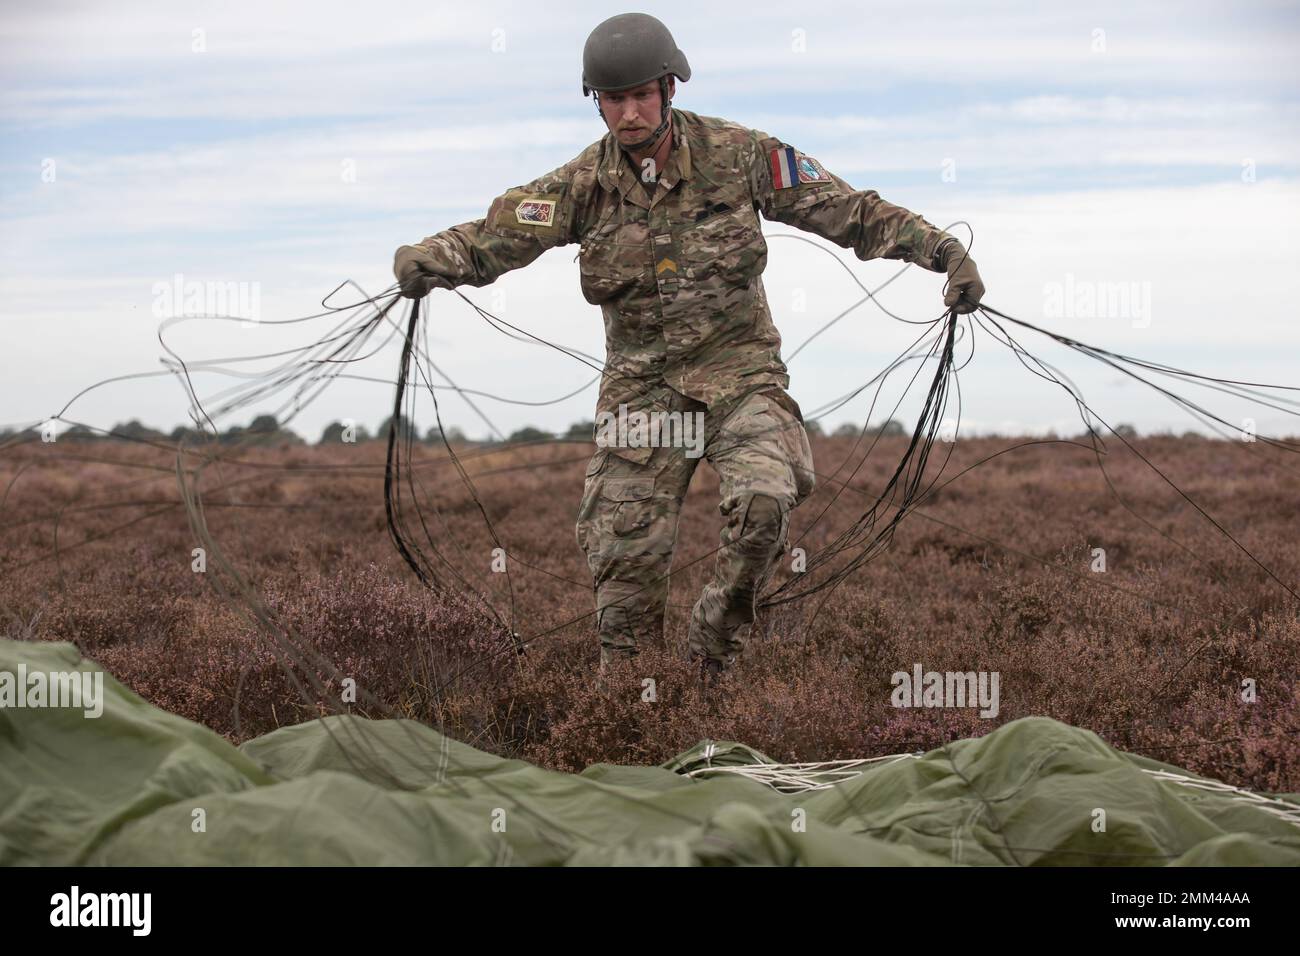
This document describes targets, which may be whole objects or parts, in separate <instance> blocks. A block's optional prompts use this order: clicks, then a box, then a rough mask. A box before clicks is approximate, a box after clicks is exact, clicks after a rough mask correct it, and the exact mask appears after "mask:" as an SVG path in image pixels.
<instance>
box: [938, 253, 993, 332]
mask: <svg viewBox="0 0 1300 956" xmlns="http://www.w3.org/2000/svg"><path fill="white" fill-rule="evenodd" d="M943 252H944V263H943V267H944V269H945V270H946V271H947V273H948V291H947V292H946V293H945V294H944V297H943V304H944V305H945V306H947V307H948V308H950V309H953V310H955V311H956V312H957V314H958V315H965V314H967V313H968V312H974V311H975V307H976V306H977V305H979V301H980V299H982V298H984V281H983V280H982V279H980V273H979V269H977V268H976V267H975V260H974V259H972V258H971V257H970V253H968V252H967V251H966V249H965V247H963V246H962V244H961V243H960V242H951V241H950V242H949V243H948V244H947V246H945V247H944V250H943Z"/></svg>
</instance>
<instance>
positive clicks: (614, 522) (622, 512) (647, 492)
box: [600, 476, 655, 538]
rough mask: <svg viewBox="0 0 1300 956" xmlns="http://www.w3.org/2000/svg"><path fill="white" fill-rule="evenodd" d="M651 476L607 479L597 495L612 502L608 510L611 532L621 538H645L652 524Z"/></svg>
mask: <svg viewBox="0 0 1300 956" xmlns="http://www.w3.org/2000/svg"><path fill="white" fill-rule="evenodd" d="M654 491H655V480H654V477H653V476H651V477H648V478H606V479H605V480H604V481H603V482H602V483H601V487H600V496H601V497H602V498H604V499H605V500H606V501H609V502H613V503H614V504H613V505H612V506H611V507H610V511H609V519H610V530H611V531H613V532H614V534H615V535H617V536H618V537H620V538H638V537H642V536H644V535H646V534H647V533H648V532H649V530H650V524H651V522H652V521H654V507H655V504H654Z"/></svg>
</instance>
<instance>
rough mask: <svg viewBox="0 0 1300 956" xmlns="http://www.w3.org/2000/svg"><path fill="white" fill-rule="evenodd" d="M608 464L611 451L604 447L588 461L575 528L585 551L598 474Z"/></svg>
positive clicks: (579, 542) (580, 544)
mask: <svg viewBox="0 0 1300 956" xmlns="http://www.w3.org/2000/svg"><path fill="white" fill-rule="evenodd" d="M607 464H609V452H608V451H606V450H605V449H603V448H601V449H599V450H597V452H596V453H595V454H594V455H592V456H591V461H589V462H587V475H586V480H585V482H584V484H583V487H582V501H581V502H580V503H579V504H578V523H577V525H576V527H575V528H574V533H575V535H576V537H577V540H578V547H579V548H581V549H582V551H583V552H584V553H585V552H586V550H587V533H588V531H589V530H590V529H591V517H592V510H593V506H594V504H595V499H596V496H595V494H594V492H595V490H596V486H597V482H598V481H599V479H598V478H597V476H598V475H599V474H600V473H601V472H602V471H604V470H605V466H606V465H607Z"/></svg>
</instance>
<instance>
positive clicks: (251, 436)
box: [0, 415, 1207, 445]
mask: <svg viewBox="0 0 1300 956" xmlns="http://www.w3.org/2000/svg"><path fill="white" fill-rule="evenodd" d="M391 424H392V416H391V415H390V416H389V417H388V418H385V419H384V420H383V421H382V422H380V423H379V427H378V428H377V429H375V431H374V432H371V431H370V430H369V429H367V428H366V426H365V425H359V424H356V423H354V422H350V421H349V422H343V421H335V422H330V424H328V425H326V426H325V430H324V431H323V432H321V436H320V439H319V440H318V441H317V444H318V445H328V444H334V443H339V442H366V441H374V440H376V439H378V440H383V441H387V440H388V430H389V427H390V425H391ZM804 427H805V428H806V429H807V432H808V434H809V435H810V436H814V437H820V436H824V435H825V434H826V431H825V429H824V428H823V427H822V424H821V423H820V422H818V421H807V422H805V423H804ZM397 431H398V438H399V439H400V440H402V441H407V440H411V441H421V442H422V443H424V444H426V445H440V444H442V442H443V440H444V436H443V433H442V432H441V431H440V430H439V428H438V426H437V424H436V423H435V424H433V425H431V426H430V427H429V428H428V429H426V430H425V433H424V438H423V439H420V438H418V437H417V432H416V429H415V427H414V425H413V424H412V423H411V422H410V421H409V420H408V419H407V417H406V416H405V415H399V416H398V420H397ZM1115 431H1116V432H1117V433H1118V434H1119V435H1120V436H1121V437H1123V438H1125V439H1134V438H1138V437H1139V435H1138V430H1137V429H1136V428H1135V427H1133V426H1132V425H1128V424H1119V425H1116V426H1115ZM877 433H879V434H880V435H881V436H883V437H886V438H889V437H898V436H905V435H910V434H911V433H912V430H911V428H910V427H909V426H907V425H904V424H903V423H902V422H900V421H899V420H898V419H896V418H891V419H890V420H889V421H887V422H883V423H880V422H876V423H872V424H870V425H866V426H864V425H861V424H855V423H853V422H844V423H843V424H841V425H838V426H836V428H835V429H834V430H833V431H831V433H830V434H831V437H833V438H857V437H858V436H860V435H866V436H868V437H871V438H874V437H875V436H876V434H877ZM1099 433H1100V435H1101V437H1102V438H1103V440H1104V439H1105V438H1107V437H1110V432H1109V430H1107V429H1105V428H1102V429H1099ZM1160 434H1164V435H1166V436H1168V435H1169V434H1170V433H1160ZM15 436H21V437H25V438H28V439H34V440H37V441H39V440H40V437H41V428H40V427H30V428H25V429H21V430H18V431H15V430H13V429H8V428H6V429H0V440H4V439H11V438H13V437H15ZM212 437H213V436H212V432H211V430H210V429H209V428H205V429H202V430H200V429H197V428H193V427H190V426H184V425H180V426H177V427H176V428H173V429H172V430H171V431H170V432H162V431H159V430H158V429H156V428H150V427H149V426H147V425H144V424H142V423H141V422H140V420H139V419H135V418H133V419H131V420H130V421H129V422H123V423H122V424H119V425H114V426H113V427H112V428H111V429H109V431H108V432H107V433H104V432H102V431H98V430H96V429H93V428H88V427H87V426H85V425H72V426H70V427H67V428H59V429H58V431H57V438H58V440H59V441H65V440H67V439H73V440H76V441H112V440H124V441H145V442H162V443H168V442H171V443H175V442H179V441H184V442H187V443H191V444H194V443H201V442H207V441H211V440H212ZM1182 437H1183V438H1204V437H1207V436H1204V435H1200V434H1198V433H1196V432H1192V431H1188V432H1184V433H1183V435H1182ZM445 439H446V441H448V442H449V443H451V444H453V445H497V444H502V443H503V442H502V441H501V440H500V439H498V438H495V437H489V438H486V439H481V440H474V439H470V438H468V437H466V435H465V432H464V431H463V430H462V429H461V428H460V427H459V426H456V425H452V426H450V427H448V428H447V429H446V435H445ZM594 439H595V422H594V420H592V419H586V420H583V421H577V422H574V423H573V424H572V425H570V426H569V428H568V430H567V431H564V432H549V431H545V430H543V429H540V428H535V427H533V426H532V425H525V426H524V427H523V428H517V429H515V430H514V431H512V432H511V433H510V434H509V435H507V436H506V437H505V440H504V443H505V444H521V443H526V442H540V441H557V440H559V441H594ZM217 441H219V442H220V443H221V444H231V445H233V444H242V445H248V444H254V445H302V444H305V442H304V440H303V439H302V438H301V437H300V436H299V435H298V434H297V433H295V432H294V431H292V430H291V429H288V428H285V427H282V426H281V425H280V424H279V423H278V422H277V421H276V418H275V416H274V415H258V416H257V417H256V418H254V419H253V420H252V421H251V422H250V423H249V424H248V425H247V426H242V425H231V426H230V427H229V428H227V429H226V430H225V431H223V432H221V433H220V434H219V435H218V436H217Z"/></svg>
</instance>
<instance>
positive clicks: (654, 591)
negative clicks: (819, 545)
mask: <svg viewBox="0 0 1300 956" xmlns="http://www.w3.org/2000/svg"><path fill="white" fill-rule="evenodd" d="M669 392H670V394H671V396H672V397H671V398H670V406H671V411H680V412H683V413H691V414H694V413H702V414H703V419H704V429H703V455H702V457H704V458H707V459H708V461H709V463H710V465H712V466H713V468H714V470H715V471H716V472H717V473H718V477H719V479H720V493H721V501H720V503H719V505H718V510H719V511H720V512H721V514H722V516H723V518H724V519H726V520H725V524H724V526H723V528H722V535H721V548H720V549H719V551H718V554H717V559H716V563H715V566H714V569H713V576H712V579H711V580H710V581H709V582H708V584H707V585H706V586H705V588H704V591H703V593H702V594H701V595H700V598H699V600H698V601H697V602H696V603H695V606H694V608H693V609H692V611H691V622H690V629H689V633H688V637H687V639H688V644H689V648H690V652H691V653H692V655H699V656H702V657H707V658H711V659H713V660H715V661H718V662H720V663H721V664H722V665H723V666H724V667H725V666H728V665H730V664H731V663H732V662H733V661H734V659H735V655H736V654H737V653H739V652H740V651H741V650H742V649H743V644H744V640H743V636H742V633H741V632H742V631H743V629H744V626H745V625H747V624H749V623H751V622H752V621H753V619H754V599H755V597H756V596H757V594H758V593H759V592H760V591H761V590H762V588H763V586H764V584H765V583H766V582H767V580H768V579H769V577H770V576H771V573H772V571H773V570H774V569H775V563H776V560H777V558H778V557H779V556H780V555H781V554H782V553H783V552H784V550H785V547H786V543H787V538H788V533H789V528H790V511H791V509H793V508H794V507H795V506H796V505H798V504H799V503H800V502H802V501H803V500H804V499H806V498H807V497H808V496H809V495H810V494H812V491H813V488H814V485H815V480H814V477H813V461H812V451H811V449H810V448H809V445H808V435H807V433H806V432H805V431H804V427H803V419H802V416H801V415H800V413H799V406H798V405H797V404H795V402H794V399H792V398H790V397H789V396H788V395H787V394H786V393H785V392H784V390H782V389H780V388H779V387H773V386H767V387H766V388H764V389H763V390H760V391H754V392H750V393H748V394H746V395H744V396H741V397H739V398H737V399H735V400H733V401H731V402H730V403H728V404H727V405H717V404H715V405H714V406H712V407H706V406H705V405H704V404H703V403H701V402H698V401H695V400H694V399H691V398H688V397H686V396H683V395H679V394H678V393H676V392H673V391H671V390H669ZM695 420H696V421H698V418H696V419H695ZM617 450H618V449H616V448H610V447H605V448H598V449H597V451H596V454H595V455H594V456H593V457H592V459H591V462H590V464H589V465H588V466H587V477H586V484H585V487H584V489H583V495H582V504H581V505H580V506H579V509H578V523H577V539H578V546H579V547H580V548H581V549H582V550H583V552H584V553H585V554H586V556H587V566H588V567H589V568H590V570H591V575H592V581H593V586H594V590H595V597H596V615H597V618H596V630H597V632H598V633H599V636H600V646H601V654H600V656H601V663H602V666H603V665H604V664H605V663H607V662H609V661H610V660H613V659H615V658H616V657H619V656H623V657H630V656H632V655H634V654H635V653H636V651H637V646H638V644H639V643H641V642H642V641H645V640H647V639H649V640H652V641H657V640H660V639H662V636H663V625H664V612H665V609H666V607H667V603H668V575H669V571H670V570H671V566H672V561H673V551H674V549H675V547H676V544H677V525H678V517H679V515H680V513H681V506H682V499H683V497H684V496H685V494H686V489H687V487H688V486H689V485H690V481H691V476H692V475H693V474H694V473H695V466H696V465H697V464H698V463H699V461H700V457H701V456H700V455H699V454H698V445H697V446H696V448H695V449H692V448H688V447H682V446H681V445H680V444H678V445H676V446H673V445H666V446H663V447H657V448H654V449H653V452H652V454H651V456H650V458H649V459H648V460H647V461H646V462H645V463H644V464H638V463H636V462H633V461H629V460H627V459H625V458H622V457H620V456H619V455H618V454H616V452H617Z"/></svg>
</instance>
